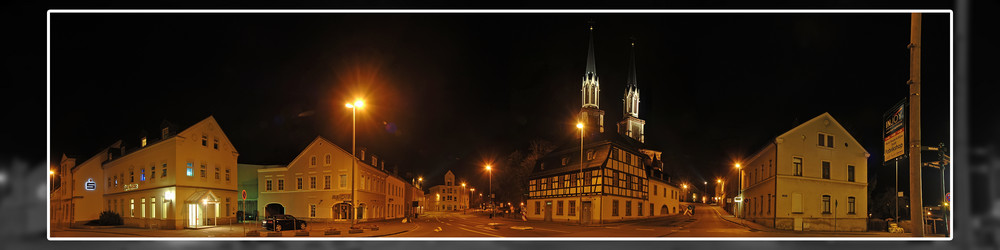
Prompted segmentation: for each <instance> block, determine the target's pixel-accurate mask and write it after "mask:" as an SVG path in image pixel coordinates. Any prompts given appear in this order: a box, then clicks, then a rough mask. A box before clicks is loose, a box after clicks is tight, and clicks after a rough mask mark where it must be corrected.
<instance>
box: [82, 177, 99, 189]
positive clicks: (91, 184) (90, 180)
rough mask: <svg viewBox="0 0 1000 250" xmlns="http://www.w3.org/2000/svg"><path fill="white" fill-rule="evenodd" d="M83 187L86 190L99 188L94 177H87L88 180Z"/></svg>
mask: <svg viewBox="0 0 1000 250" xmlns="http://www.w3.org/2000/svg"><path fill="white" fill-rule="evenodd" d="M83 189H86V190H97V183H96V182H94V179H93V178H87V182H85V183H84V184H83Z"/></svg>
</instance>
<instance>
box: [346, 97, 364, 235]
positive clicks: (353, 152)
mask: <svg viewBox="0 0 1000 250" xmlns="http://www.w3.org/2000/svg"><path fill="white" fill-rule="evenodd" d="M346 106H347V108H349V109H351V157H353V159H352V161H351V210H354V213H355V215H354V216H351V226H354V224H355V223H357V219H358V215H357V214H356V213H357V212H358V205H357V204H356V203H357V200H358V199H357V198H358V197H357V194H356V193H355V192H356V191H355V188H354V186H355V185H354V179H355V178H356V177H357V176H355V175H354V168H355V167H356V165H357V163H358V153H357V152H356V148H355V144H356V143H357V125H358V118H357V117H358V109H359V108H361V107H364V106H365V102H364V101H361V100H357V101H354V104H350V103H348V104H347V105H346Z"/></svg>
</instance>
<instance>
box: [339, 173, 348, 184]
mask: <svg viewBox="0 0 1000 250" xmlns="http://www.w3.org/2000/svg"><path fill="white" fill-rule="evenodd" d="M340 187H347V175H346V174H342V175H340Z"/></svg>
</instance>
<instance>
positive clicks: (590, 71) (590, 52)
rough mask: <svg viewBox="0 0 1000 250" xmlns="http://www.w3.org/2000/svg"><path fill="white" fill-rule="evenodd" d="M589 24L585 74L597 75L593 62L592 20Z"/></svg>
mask: <svg viewBox="0 0 1000 250" xmlns="http://www.w3.org/2000/svg"><path fill="white" fill-rule="evenodd" d="M588 23H589V24H590V48H589V49H588V50H587V72H585V74H594V75H597V65H596V63H594V21H593V20H591V21H589V22H588Z"/></svg>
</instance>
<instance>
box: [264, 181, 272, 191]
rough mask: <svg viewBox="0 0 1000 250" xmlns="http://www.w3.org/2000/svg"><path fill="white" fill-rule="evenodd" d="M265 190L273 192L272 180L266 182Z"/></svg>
mask: <svg viewBox="0 0 1000 250" xmlns="http://www.w3.org/2000/svg"><path fill="white" fill-rule="evenodd" d="M264 190H265V191H271V180H266V181H264Z"/></svg>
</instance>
